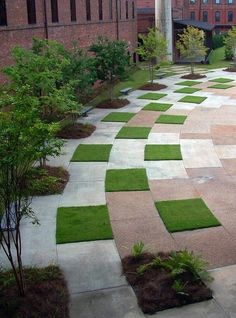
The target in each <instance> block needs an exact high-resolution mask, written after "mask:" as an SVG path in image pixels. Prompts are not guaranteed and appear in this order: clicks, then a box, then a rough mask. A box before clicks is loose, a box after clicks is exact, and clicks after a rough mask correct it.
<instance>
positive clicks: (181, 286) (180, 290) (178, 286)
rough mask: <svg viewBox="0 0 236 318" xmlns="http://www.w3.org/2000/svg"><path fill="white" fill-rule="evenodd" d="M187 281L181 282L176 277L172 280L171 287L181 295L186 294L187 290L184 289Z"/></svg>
mask: <svg viewBox="0 0 236 318" xmlns="http://www.w3.org/2000/svg"><path fill="white" fill-rule="evenodd" d="M187 284H188V282H186V283H183V282H181V280H179V279H176V280H175V281H174V284H173V285H172V286H171V288H172V289H174V291H175V292H176V293H177V294H179V295H182V296H188V295H189V294H188V292H187V291H186V286H187Z"/></svg>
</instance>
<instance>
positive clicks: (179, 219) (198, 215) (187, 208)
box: [155, 198, 221, 232]
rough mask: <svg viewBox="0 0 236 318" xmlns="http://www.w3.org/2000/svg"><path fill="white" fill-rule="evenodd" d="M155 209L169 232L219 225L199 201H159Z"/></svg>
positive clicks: (200, 200) (202, 202)
mask: <svg viewBox="0 0 236 318" xmlns="http://www.w3.org/2000/svg"><path fill="white" fill-rule="evenodd" d="M155 205H156V208H157V210H158V212H159V214H160V216H161V218H162V220H163V222H164V224H165V226H166V228H167V230H168V231H169V232H179V231H187V230H195V229H201V228H208V227H213V226H219V225H221V224H220V222H219V221H218V220H217V219H216V217H215V216H214V215H213V214H212V212H211V211H210V210H209V208H208V207H207V206H206V204H205V202H204V201H203V200H202V199H200V198H197V199H188V200H174V201H161V202H156V203H155Z"/></svg>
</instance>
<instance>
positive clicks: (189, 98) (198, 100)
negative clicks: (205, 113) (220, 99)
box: [178, 96, 207, 104]
mask: <svg viewBox="0 0 236 318" xmlns="http://www.w3.org/2000/svg"><path fill="white" fill-rule="evenodd" d="M205 99H207V97H201V96H185V97H183V98H181V99H180V100H179V101H178V102H181V103H192V104H201V103H202V102H204V100H205Z"/></svg>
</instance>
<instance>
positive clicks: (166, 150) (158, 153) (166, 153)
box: [145, 145, 182, 160]
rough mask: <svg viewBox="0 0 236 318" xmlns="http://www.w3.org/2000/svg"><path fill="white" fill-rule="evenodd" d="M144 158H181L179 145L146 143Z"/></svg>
mask: <svg viewBox="0 0 236 318" xmlns="http://www.w3.org/2000/svg"><path fill="white" fill-rule="evenodd" d="M145 160H182V155H181V151H180V145H146V147H145Z"/></svg>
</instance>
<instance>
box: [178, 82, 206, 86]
mask: <svg viewBox="0 0 236 318" xmlns="http://www.w3.org/2000/svg"><path fill="white" fill-rule="evenodd" d="M198 84H202V82H198V81H183V82H179V83H175V85H181V86H194V85H198Z"/></svg>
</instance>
